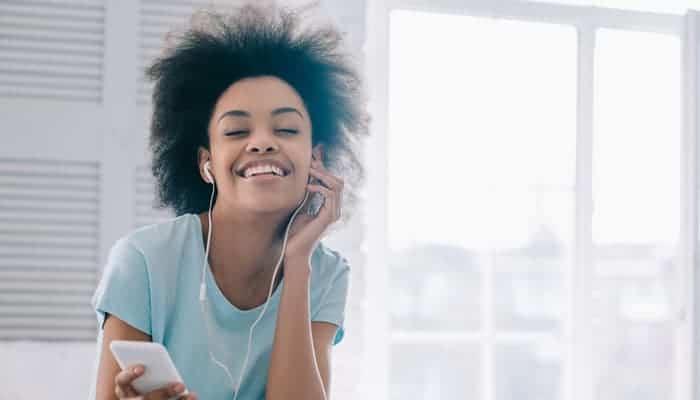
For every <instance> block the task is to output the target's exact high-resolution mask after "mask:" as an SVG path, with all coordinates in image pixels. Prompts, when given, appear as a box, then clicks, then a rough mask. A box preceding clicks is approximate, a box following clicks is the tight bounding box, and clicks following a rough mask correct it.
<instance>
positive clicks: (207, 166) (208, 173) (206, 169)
mask: <svg viewBox="0 0 700 400" xmlns="http://www.w3.org/2000/svg"><path fill="white" fill-rule="evenodd" d="M210 168H211V162H210V161H209V160H207V162H205V163H204V175H206V176H207V179H208V180H207V182H209V183H214V178H212V177H211V171H210V170H209V169H210Z"/></svg>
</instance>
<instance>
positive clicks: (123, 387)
mask: <svg viewBox="0 0 700 400" xmlns="http://www.w3.org/2000/svg"><path fill="white" fill-rule="evenodd" d="M143 371H144V368H143V366H142V365H130V366H128V367H127V368H126V369H123V370H122V371H121V372H119V373H118V374H117V376H115V377H114V383H115V387H114V393H115V394H116V395H117V397H118V398H120V399H121V398H123V397H131V396H138V395H139V394H138V392H136V390H134V388H133V387H132V386H131V382H132V381H133V380H134V379H136V378H138V377H139V376H141V374H143Z"/></svg>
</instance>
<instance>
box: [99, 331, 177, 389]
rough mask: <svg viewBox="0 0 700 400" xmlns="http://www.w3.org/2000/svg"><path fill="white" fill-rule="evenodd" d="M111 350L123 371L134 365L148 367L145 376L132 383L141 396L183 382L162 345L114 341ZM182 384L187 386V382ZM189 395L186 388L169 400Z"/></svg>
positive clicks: (136, 341)
mask: <svg viewBox="0 0 700 400" xmlns="http://www.w3.org/2000/svg"><path fill="white" fill-rule="evenodd" d="M109 348H110V349H111V350H112V354H114V358H115V359H116V360H117V363H118V364H119V367H121V369H122V370H123V369H126V368H128V367H129V366H130V365H133V364H143V365H144V366H145V367H146V371H145V372H144V373H143V375H141V376H140V377H138V378H137V379H135V380H134V381H132V382H131V386H133V387H134V389H136V390H137V391H138V392H139V393H141V394H146V393H148V392H150V391H153V390H156V389H160V388H162V387H165V386H168V385H170V384H172V383H174V382H182V378H180V374H179V373H178V372H177V369H176V368H175V364H174V363H173V360H172V359H171V358H170V354H168V350H166V348H165V347H164V346H163V345H162V344H160V343H154V342H145V341H141V340H113V341H112V342H111V343H110V344H109ZM182 383H183V384H184V385H185V386H187V384H186V383H185V382H182ZM188 393H189V392H188V390H187V388H185V391H184V392H182V393H180V394H179V395H177V396H175V397H171V398H170V399H169V400H175V399H178V398H180V397H182V396H184V395H187V394H188Z"/></svg>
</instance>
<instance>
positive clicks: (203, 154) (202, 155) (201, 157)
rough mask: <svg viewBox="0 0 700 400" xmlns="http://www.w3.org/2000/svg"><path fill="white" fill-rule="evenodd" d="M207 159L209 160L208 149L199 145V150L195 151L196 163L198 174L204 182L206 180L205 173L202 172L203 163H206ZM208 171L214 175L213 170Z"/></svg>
mask: <svg viewBox="0 0 700 400" xmlns="http://www.w3.org/2000/svg"><path fill="white" fill-rule="evenodd" d="M207 160H211V156H210V154H209V151H208V150H207V149H205V148H204V147H199V150H198V151H197V165H198V167H199V176H201V177H202V180H203V181H204V182H208V180H207V175H206V173H205V172H204V163H206V162H207ZM210 172H211V173H212V175H214V172H213V171H211V170H210Z"/></svg>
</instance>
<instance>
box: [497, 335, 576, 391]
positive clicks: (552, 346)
mask: <svg viewBox="0 0 700 400" xmlns="http://www.w3.org/2000/svg"><path fill="white" fill-rule="evenodd" d="M563 353H564V352H563V349H561V346H560V345H559V343H557V342H556V341H554V340H552V341H550V340H543V341H541V342H537V343H533V344H504V345H499V346H497V347H496V351H495V353H494V360H495V361H494V364H495V374H494V376H495V383H494V394H495V399H496V400H557V399H563V398H564V397H563V384H562V383H563V376H562V375H563V370H562V365H563V360H562V354H563Z"/></svg>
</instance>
